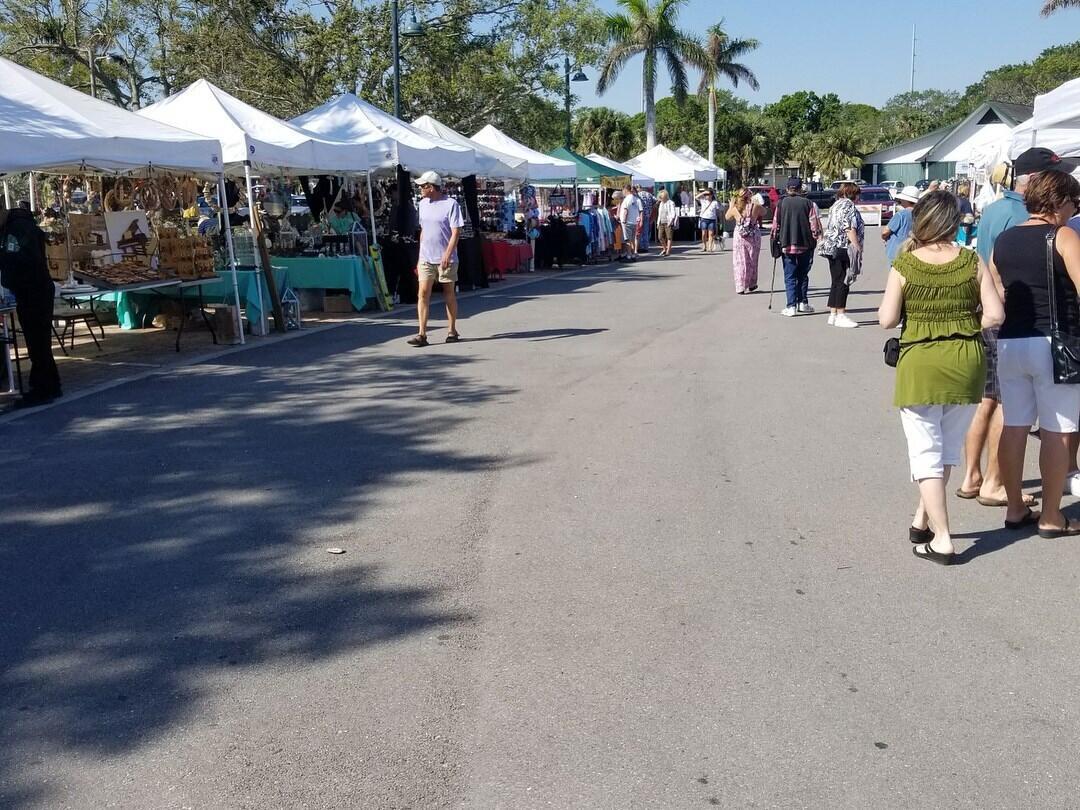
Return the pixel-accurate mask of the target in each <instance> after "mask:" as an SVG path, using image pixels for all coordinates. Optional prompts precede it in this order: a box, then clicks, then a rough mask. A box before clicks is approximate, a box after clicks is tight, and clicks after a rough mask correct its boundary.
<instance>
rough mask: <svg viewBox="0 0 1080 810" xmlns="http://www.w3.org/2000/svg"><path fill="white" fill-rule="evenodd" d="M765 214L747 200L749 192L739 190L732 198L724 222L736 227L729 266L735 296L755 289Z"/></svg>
mask: <svg viewBox="0 0 1080 810" xmlns="http://www.w3.org/2000/svg"><path fill="white" fill-rule="evenodd" d="M764 215H765V212H764V210H763V209H762V207H761V206H760V205H758V204H757V203H755V202H754V201H753V199H751V196H750V189H748V188H740V189H739V190H738V191H736V192H735V196H734V197H732V198H731V205H730V206H728V210H727V214H725V215H724V218H725V219H730V220H733V221H734V223H735V241H734V243H733V244H732V254H733V255H732V265H733V267H734V269H735V292H737V293H738V294H739V295H746V294H748V293H752V292H754V290H756V289H757V288H758V283H757V277H758V257H759V256H760V254H761V220H762V218H763V217H764Z"/></svg>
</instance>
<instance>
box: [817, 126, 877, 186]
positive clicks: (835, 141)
mask: <svg viewBox="0 0 1080 810" xmlns="http://www.w3.org/2000/svg"><path fill="white" fill-rule="evenodd" d="M864 154H865V149H864V147H863V144H862V141H861V140H860V139H859V136H858V133H856V132H855V131H854V130H852V129H849V128H846V127H845V128H836V129H830V130H828V131H827V132H822V133H820V134H818V135H816V136H814V148H813V155H814V160H813V162H814V164H815V165H816V166H817V169H818V171H819V172H821V175H822V177H823V178H824V177H829V178H837V177H840V176H841V175H843V173H844V171H845V170H847V169H858V168H861V167H862V164H863V155H864Z"/></svg>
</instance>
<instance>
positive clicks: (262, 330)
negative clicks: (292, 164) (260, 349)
mask: <svg viewBox="0 0 1080 810" xmlns="http://www.w3.org/2000/svg"><path fill="white" fill-rule="evenodd" d="M244 183H245V185H246V187H247V200H248V220H249V222H250V223H251V239H252V244H253V245H254V248H255V269H256V270H258V269H260V268H261V267H262V251H260V250H259V246H258V245H256V244H254V242H255V240H256V239H258V238H259V229H258V226H256V224H255V193H254V191H253V190H252V188H251V161H250V160H245V161H244ZM222 202H223V203H227V202H228V201H227V200H225V199H224V198H222ZM222 207H225V206H222ZM228 216H229V212H228V209H227V208H226V211H225V217H226V219H228ZM266 272H270V270H269V268H266ZM255 289H256V290H257V291H258V293H259V323H258V328H257V329H256V328H255V327H254V326H253V327H252V330H251V332H252V334H254V335H265V334H267V333H269V331H270V327H269V326H267V325H266V307H265V306H264V305H263V295H262V284H260V283H256V284H255ZM248 320H250V318H249V319H248Z"/></svg>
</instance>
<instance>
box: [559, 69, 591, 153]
mask: <svg viewBox="0 0 1080 810" xmlns="http://www.w3.org/2000/svg"><path fill="white" fill-rule="evenodd" d="M564 75H565V77H566V148H567V150H571V149H572V148H573V147H572V146H571V144H572V142H573V139H572V137H571V132H570V123H571V118H570V82H587V81H588V80H589V77H588V76H586V75H585V74H584V73H583V72H582V71H581V70H578V71H576V72H574V71H572V70H571V67H570V57H569V56H567V57H566V64H565V73H564Z"/></svg>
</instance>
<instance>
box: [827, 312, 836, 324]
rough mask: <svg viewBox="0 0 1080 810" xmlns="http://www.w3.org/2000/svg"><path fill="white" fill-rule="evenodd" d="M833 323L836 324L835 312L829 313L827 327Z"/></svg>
mask: <svg viewBox="0 0 1080 810" xmlns="http://www.w3.org/2000/svg"><path fill="white" fill-rule="evenodd" d="M834 323H836V313H835V312H830V313H829V322H828V325H829V326H832V325H833V324H834Z"/></svg>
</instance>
